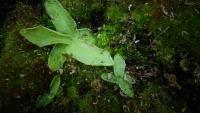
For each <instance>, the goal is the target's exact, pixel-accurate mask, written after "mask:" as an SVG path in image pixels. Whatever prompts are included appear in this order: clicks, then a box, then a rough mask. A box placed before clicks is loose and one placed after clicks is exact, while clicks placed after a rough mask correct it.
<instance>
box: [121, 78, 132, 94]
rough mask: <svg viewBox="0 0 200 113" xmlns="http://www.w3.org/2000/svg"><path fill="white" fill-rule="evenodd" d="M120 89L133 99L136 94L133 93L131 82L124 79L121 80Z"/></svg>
mask: <svg viewBox="0 0 200 113" xmlns="http://www.w3.org/2000/svg"><path fill="white" fill-rule="evenodd" d="M119 87H120V89H121V91H122V92H123V93H124V94H126V95H127V96H129V97H133V95H134V93H133V88H132V84H130V83H129V82H127V81H125V80H123V79H120V80H119Z"/></svg>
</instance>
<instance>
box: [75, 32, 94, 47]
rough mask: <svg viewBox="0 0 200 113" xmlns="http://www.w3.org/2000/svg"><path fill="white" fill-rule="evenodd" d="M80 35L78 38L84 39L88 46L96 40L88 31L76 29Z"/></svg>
mask: <svg viewBox="0 0 200 113" xmlns="http://www.w3.org/2000/svg"><path fill="white" fill-rule="evenodd" d="M78 30H79V33H80V37H81V38H82V39H84V40H85V41H86V42H87V43H89V44H95V42H96V40H95V38H94V36H93V34H92V32H91V30H90V29H87V28H82V29H78Z"/></svg>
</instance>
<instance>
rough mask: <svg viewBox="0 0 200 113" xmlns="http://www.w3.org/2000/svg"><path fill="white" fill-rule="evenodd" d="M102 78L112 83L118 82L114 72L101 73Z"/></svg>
mask: <svg viewBox="0 0 200 113" xmlns="http://www.w3.org/2000/svg"><path fill="white" fill-rule="evenodd" d="M101 79H103V80H105V81H107V82H110V83H116V84H117V83H118V81H117V78H116V76H114V75H113V74H112V73H103V74H102V75H101Z"/></svg>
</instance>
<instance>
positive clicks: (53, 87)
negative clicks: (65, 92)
mask: <svg viewBox="0 0 200 113" xmlns="http://www.w3.org/2000/svg"><path fill="white" fill-rule="evenodd" d="M60 82H61V80H60V76H59V75H57V76H55V77H54V78H53V79H52V81H51V84H50V92H49V93H45V94H44V95H41V96H39V97H38V98H37V101H36V107H38V108H39V107H45V106H46V105H48V104H49V103H51V102H53V99H54V97H55V96H57V95H58V92H59V89H60Z"/></svg>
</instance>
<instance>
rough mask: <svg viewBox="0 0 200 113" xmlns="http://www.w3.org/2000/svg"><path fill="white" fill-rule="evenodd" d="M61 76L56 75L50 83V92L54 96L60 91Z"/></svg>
mask: <svg viewBox="0 0 200 113" xmlns="http://www.w3.org/2000/svg"><path fill="white" fill-rule="evenodd" d="M60 82H61V80H60V76H59V75H56V76H55V77H54V78H53V79H52V81H51V84H50V94H51V95H53V96H56V95H57V93H58V90H59V88H60Z"/></svg>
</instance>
